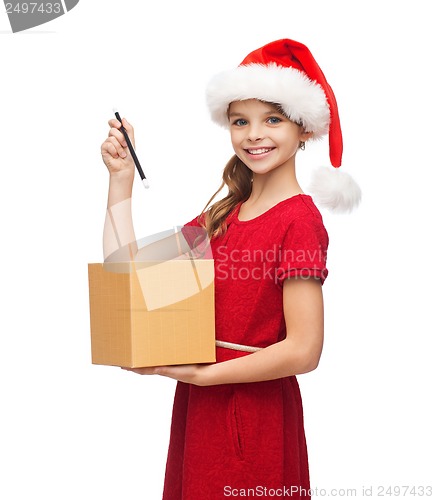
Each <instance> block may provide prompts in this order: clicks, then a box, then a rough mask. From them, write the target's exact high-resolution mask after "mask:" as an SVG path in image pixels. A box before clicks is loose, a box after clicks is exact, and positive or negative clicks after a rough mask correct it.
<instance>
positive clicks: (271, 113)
mask: <svg viewBox="0 0 434 500" xmlns="http://www.w3.org/2000/svg"><path fill="white" fill-rule="evenodd" d="M275 114H278V115H281V114H282V113H281V112H280V111H277V109H273V110H271V111H265V113H263V115H264V116H266V115H275ZM235 116H246V115H245V114H244V113H229V118H233V117H235Z"/></svg>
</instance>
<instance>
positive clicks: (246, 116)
mask: <svg viewBox="0 0 434 500" xmlns="http://www.w3.org/2000/svg"><path fill="white" fill-rule="evenodd" d="M228 116H229V122H230V132H231V140H232V146H233V148H234V151H235V154H236V155H237V156H238V158H239V159H240V160H241V161H242V162H243V163H244V164H245V165H247V166H248V167H249V168H250V170H252V171H253V172H254V173H257V174H265V173H267V172H270V171H272V170H275V169H276V168H279V167H282V166H285V165H288V164H294V160H295V154H296V152H297V149H298V148H299V144H300V142H301V141H306V140H307V139H308V138H309V137H310V136H311V134H309V133H306V132H304V131H303V128H302V127H301V126H300V125H297V124H296V123H294V122H292V121H290V120H289V119H288V118H287V117H286V116H284V115H282V114H281V113H280V112H279V111H277V110H276V107H275V106H273V105H272V104H269V103H265V102H262V101H258V100H257V99H248V100H245V101H235V102H233V103H231V104H230V106H229V112H228Z"/></svg>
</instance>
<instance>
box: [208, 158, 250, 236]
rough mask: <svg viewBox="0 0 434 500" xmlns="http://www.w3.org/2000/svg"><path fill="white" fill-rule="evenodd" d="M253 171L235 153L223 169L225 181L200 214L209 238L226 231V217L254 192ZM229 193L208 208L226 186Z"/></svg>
mask: <svg viewBox="0 0 434 500" xmlns="http://www.w3.org/2000/svg"><path fill="white" fill-rule="evenodd" d="M252 178H253V173H252V171H251V170H250V169H249V168H248V167H247V166H246V165H245V164H244V163H243V162H242V161H241V160H240V159H239V158H238V156H236V155H234V156H233V157H232V158H231V159H230V160H229V161H228V163H227V164H226V167H225V168H224V170H223V181H222V183H221V186H220V187H219V189H218V190H217V191H216V192H215V193H214V194H213V195H212V196H211V199H210V200H209V201H208V203H207V204H206V206H205V208H204V209H203V210H202V213H201V215H200V220H201V221H202V225H203V226H204V227H205V229H206V231H207V233H208V236H209V238H212V237H213V236H220V235H222V234H224V233H225V231H226V229H227V226H226V224H225V220H226V217H227V216H228V215H229V214H230V213H231V212H232V210H233V209H234V208H235V207H236V205H237V204H238V203H240V202H243V201H246V200H247V198H248V197H249V196H250V193H251V192H252ZM225 186H227V187H228V191H229V192H228V194H227V195H226V196H225V197H224V198H223V199H221V200H219V201H216V202H215V203H214V204H213V205H212V206H211V207H210V208H209V209H208V210H207V208H208V207H209V205H210V203H211V202H212V201H213V200H214V198H215V197H216V196H217V195H218V193H220V191H221V190H222V189H223V188H224V187H225Z"/></svg>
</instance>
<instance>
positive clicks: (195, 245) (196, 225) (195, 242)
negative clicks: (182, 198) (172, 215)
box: [181, 216, 212, 259]
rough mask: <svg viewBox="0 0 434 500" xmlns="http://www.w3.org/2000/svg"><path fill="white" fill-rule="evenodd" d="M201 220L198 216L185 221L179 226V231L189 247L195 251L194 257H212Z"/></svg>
mask: <svg viewBox="0 0 434 500" xmlns="http://www.w3.org/2000/svg"><path fill="white" fill-rule="evenodd" d="M201 220H202V219H201V217H200V216H198V217H195V218H194V219H193V220H191V221H190V222H187V223H186V224H185V225H184V226H183V227H182V228H181V233H182V236H183V237H184V238H185V240H186V241H187V243H188V246H189V247H190V249H191V250H193V251H194V252H195V256H196V258H201V259H212V252H211V246H210V242H209V238H208V235H207V232H206V229H205V228H204V227H203V225H202V224H201Z"/></svg>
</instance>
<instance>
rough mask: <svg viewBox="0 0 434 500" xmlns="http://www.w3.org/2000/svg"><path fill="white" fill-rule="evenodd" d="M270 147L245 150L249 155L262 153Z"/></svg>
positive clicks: (266, 151) (269, 149)
mask: <svg viewBox="0 0 434 500" xmlns="http://www.w3.org/2000/svg"><path fill="white" fill-rule="evenodd" d="M271 149H272V148H261V149H248V150H247V151H248V152H249V153H250V154H251V155H262V154H263V153H268V151H271Z"/></svg>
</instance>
